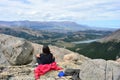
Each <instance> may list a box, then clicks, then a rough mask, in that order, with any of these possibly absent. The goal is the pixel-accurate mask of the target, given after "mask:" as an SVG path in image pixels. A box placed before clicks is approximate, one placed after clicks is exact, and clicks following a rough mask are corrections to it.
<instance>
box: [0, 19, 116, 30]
mask: <svg viewBox="0 0 120 80" xmlns="http://www.w3.org/2000/svg"><path fill="white" fill-rule="evenodd" d="M0 26H1V27H23V28H31V29H33V30H46V31H52V32H53V31H54V32H66V31H67V32H68V31H85V30H102V31H103V30H104V31H113V30H116V29H114V28H100V27H92V26H89V25H88V26H87V25H81V24H77V23H76V22H71V21H43V22H42V21H29V20H25V21H0Z"/></svg>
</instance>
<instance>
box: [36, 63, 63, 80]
mask: <svg viewBox="0 0 120 80" xmlns="http://www.w3.org/2000/svg"><path fill="white" fill-rule="evenodd" d="M61 69H62V68H60V67H58V66H57V64H56V62H53V63H51V64H44V65H43V64H40V65H38V66H37V67H36V68H35V69H34V75H35V79H36V80H37V79H39V77H40V76H41V75H43V74H45V73H47V72H48V71H50V70H61Z"/></svg>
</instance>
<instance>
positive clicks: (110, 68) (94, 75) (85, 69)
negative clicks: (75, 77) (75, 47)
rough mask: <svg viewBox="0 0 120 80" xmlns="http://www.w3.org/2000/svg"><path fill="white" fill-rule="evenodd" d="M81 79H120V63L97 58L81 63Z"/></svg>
mask: <svg viewBox="0 0 120 80" xmlns="http://www.w3.org/2000/svg"><path fill="white" fill-rule="evenodd" d="M79 77H80V79H81V80H120V63H118V62H115V61H105V60H102V59H95V60H89V61H86V62H85V63H83V64H82V65H81V68H80V74H79Z"/></svg>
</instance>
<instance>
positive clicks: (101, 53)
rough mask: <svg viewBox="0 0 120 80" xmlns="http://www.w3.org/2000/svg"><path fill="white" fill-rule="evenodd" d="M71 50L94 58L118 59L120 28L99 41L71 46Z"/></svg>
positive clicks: (119, 54) (119, 52) (119, 55)
mask: <svg viewBox="0 0 120 80" xmlns="http://www.w3.org/2000/svg"><path fill="white" fill-rule="evenodd" d="M71 50H72V51H76V52H78V53H80V54H83V55H84V56H87V57H90V58H93V59H96V58H102V59H106V60H116V59H117V58H120V30H117V31H115V32H113V33H112V34H110V35H109V36H106V37H104V38H102V39H100V40H98V41H97V42H92V43H89V44H78V45H76V46H75V47H74V48H71Z"/></svg>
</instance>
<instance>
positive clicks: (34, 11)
mask: <svg viewBox="0 0 120 80" xmlns="http://www.w3.org/2000/svg"><path fill="white" fill-rule="evenodd" d="M119 3H120V0H0V15H1V20H26V19H28V20H39V21H41V20H43V21H44V20H45V21H49V20H58V21H59V20H60V21H61V20H70V21H76V22H79V21H81V20H83V21H91V20H94V21H95V20H120V14H119V13H120V5H119Z"/></svg>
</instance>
